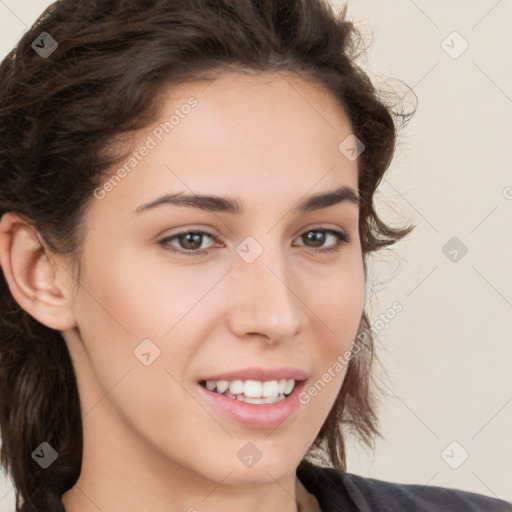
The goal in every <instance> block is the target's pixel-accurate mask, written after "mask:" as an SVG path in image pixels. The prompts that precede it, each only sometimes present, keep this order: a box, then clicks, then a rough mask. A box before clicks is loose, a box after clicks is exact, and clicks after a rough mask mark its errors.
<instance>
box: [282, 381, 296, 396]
mask: <svg viewBox="0 0 512 512" xmlns="http://www.w3.org/2000/svg"><path fill="white" fill-rule="evenodd" d="M294 386H295V381H294V380H289V379H288V380H287V381H286V386H285V388H284V394H285V395H289V394H290V393H291V392H292V389H293V387H294Z"/></svg>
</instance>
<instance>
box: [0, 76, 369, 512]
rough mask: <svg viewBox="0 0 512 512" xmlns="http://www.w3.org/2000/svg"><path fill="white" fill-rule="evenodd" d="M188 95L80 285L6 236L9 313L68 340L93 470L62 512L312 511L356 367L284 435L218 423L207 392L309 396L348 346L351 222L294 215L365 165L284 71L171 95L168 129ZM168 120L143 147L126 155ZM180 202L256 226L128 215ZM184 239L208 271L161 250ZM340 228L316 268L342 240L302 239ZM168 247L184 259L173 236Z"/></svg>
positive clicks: (181, 212) (91, 238) (338, 117)
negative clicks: (226, 386)
mask: <svg viewBox="0 0 512 512" xmlns="http://www.w3.org/2000/svg"><path fill="white" fill-rule="evenodd" d="M191 96H193V97H194V98H196V99H197V101H198V104H197V106H196V107H195V108H194V109H192V110H191V112H190V113H189V114H188V115H187V116H184V117H183V119H180V122H179V125H177V126H175V127H174V129H173V130H172V131H171V132H170V133H169V134H166V135H165V136H164V137H163V139H162V141H161V142H159V144H158V145H157V147H155V148H154V149H152V150H151V151H150V152H149V154H148V155H147V156H145V157H144V158H143V159H142V160H141V161H140V162H139V163H138V164H137V166H136V168H134V169H133V170H132V171H131V172H130V173H129V174H127V175H126V176H125V177H124V178H123V179H122V180H121V182H120V183H118V184H117V185H116V186H115V187H114V188H113V189H112V190H111V191H109V192H108V193H106V194H105V196H104V197H103V198H102V199H95V198H92V199H91V203H90V207H89V208H88V211H87V215H86V227H87V236H86V241H85V248H84V253H83V259H82V265H83V274H82V280H81V282H80V286H78V287H75V283H74V282H73V279H72V276H71V273H70V272H71V271H70V269H71V266H70V261H69V260H67V259H64V258H62V257H57V256H55V255H53V254H51V253H50V252H49V251H48V249H45V248H44V245H43V246H42V245H41V242H40V239H41V238H40V236H38V233H37V232H33V231H32V230H31V229H30V228H29V227H28V226H27V225H26V224H24V223H23V220H22V219H21V218H20V217H18V216H16V215H13V214H10V213H9V214H6V215H4V217H3V218H2V222H1V223H0V231H1V232H2V233H1V235H0V255H1V256H0V258H1V260H0V261H1V263H2V268H3V270H4V272H5V273H6V276H7V280H8V282H9V283H10V287H11V291H12V293H13V295H14V297H15V298H16V300H17V301H18V302H19V303H20V305H21V306H22V307H23V308H24V309H26V310H27V311H28V312H29V313H30V314H31V315H33V316H34V317H35V318H37V319H38V320H39V321H40V322H42V323H43V324H45V325H47V326H49V327H51V328H54V329H58V330H60V331H61V332H62V335H63V337H64V339H65V341H66V344H67V346H68V348H69V351H70V354H71V357H72V361H73V365H74V367H75V369H76V374H77V379H78V386H79V393H80V398H81V407H82V411H83V428H84V457H83V464H82V473H81V475H80V478H79V480H78V482H77V485H76V486H75V487H74V488H73V489H71V490H70V491H68V492H67V493H65V494H64V496H63V502H64V505H65V507H66V511H67V512H92V511H94V512H97V511H98V509H101V510H104V511H109V512H118V511H119V512H120V511H123V512H127V511H140V510H151V511H153V512H163V511H166V512H169V511H172V512H174V511H176V512H177V511H189V512H192V511H194V510H198V511H201V512H217V511H219V512H220V511H223V512H231V511H235V510H237V511H238V510H245V511H249V512H263V511H266V512H268V511H280V512H292V511H295V510H297V501H299V502H300V503H301V504H302V505H303V510H315V507H314V505H315V502H316V500H314V498H313V497H312V496H311V495H308V493H307V492H306V491H305V489H304V488H303V487H302V485H300V482H299V481H298V480H297V478H296V475H295V471H296V468H297V465H298V464H299V462H300V460H301V459H302V458H303V456H304V454H305V453H306V451H307V449H308V448H309V446H310V445H311V443H312V442H313V441H314V439H315V437H316V435H317V433H318V431H319V430H320V428H321V426H322V424H323V422H324V420H325V418H326V417H327V415H328V413H329V411H330V409H331V407H332V405H333V403H334V400H335V398H336V396H337V394H338V392H339V390H340V388H341V385H342V382H343V378H344V376H345V371H346V368H344V369H343V371H339V372H338V373H336V374H335V377H334V378H331V380H330V382H329V383H328V384H327V385H326V386H325V388H323V389H322V390H321V391H320V392H319V393H318V395H317V396H316V397H314V398H312V399H311V400H310V402H309V403H308V404H307V405H301V406H300V407H299V408H298V409H297V410H296V411H295V412H294V413H293V414H292V415H291V416H290V417H289V418H288V419H287V420H286V421H284V422H283V423H282V424H280V425H279V426H278V427H277V428H275V429H255V428H249V427H245V426H242V425H240V424H238V423H236V422H233V421H232V420H230V419H229V418H227V417H225V416H224V415H223V414H221V413H220V412H219V411H216V410H214V409H212V408H209V406H208V405H207V404H206V403H205V402H204V401H203V400H202V398H201V397H200V394H199V393H198V384H197V381H198V380H199V379H201V378H202V377H203V376H206V375H212V374H217V373H220V372H225V371H230V370H233V369H240V368H244V367H247V366H261V367H272V368H276V367H280V366H292V367H296V368H299V369H302V370H304V371H305V372H306V373H307V375H308V379H309V385H311V384H312V383H314V382H315V381H317V380H318V379H320V378H321V376H322V374H323V373H324V372H325V371H326V370H327V369H328V368H329V367H332V365H333V364H334V362H335V361H336V358H337V357H338V356H339V355H341V354H343V353H345V352H346V351H347V350H349V349H350V348H351V343H352V341H353V339H354V337H355V336H356V334H357V328H358V325H359V321H360V318H361V314H362V311H363V305H364V272H363V262H362V253H361V246H360V239H359V231H358V218H359V210H358V207H357V205H356V204H353V203H351V202H348V201H344V202H342V203H339V204H337V205H334V206H331V207H329V208H325V209H322V210H318V211H313V212H309V213H305V214H304V213H293V211H292V208H293V207H294V206H295V204H296V203H297V202H298V201H299V200H301V199H303V197H304V196H307V195H311V194H317V193H320V192H327V191H331V190H334V189H336V188H338V187H340V186H342V185H347V186H350V187H352V188H353V189H354V190H355V191H356V193H357V190H358V189H357V161H350V160H349V159H347V158H345V156H344V155H343V154H342V153H341V152H340V151H339V149H338V146H339V144H340V143H341V141H343V140H344V139H345V138H346V137H347V136H348V135H349V134H350V133H351V130H350V126H349V123H348V121H347V118H346V116H345V114H344V112H343V110H342V108H341V106H340V105H339V103H338V102H337V101H336V99H335V98H334V97H333V96H332V95H331V94H330V93H329V92H327V91H326V90H325V89H323V88H322V87H321V86H320V85H318V84H314V83H308V82H305V81H302V80H301V79H300V78H299V77H297V76H294V75H292V74H288V73H281V74H267V75H262V74H259V75H257V76H254V77H251V76H245V75H241V74H238V73H230V74H225V75H223V76H221V77H219V78H218V79H217V80H216V81H214V82H212V83H209V84H207V83H206V82H194V83H189V84H183V85H181V86H179V87H173V88H172V89H169V91H168V94H167V95H166V97H165V105H163V107H162V111H161V112H162V116H161V120H168V119H169V117H170V116H171V115H172V113H173V111H174V109H176V108H179V107H180V105H183V104H185V103H186V102H187V99H188V98H190V97H191ZM160 122H161V121H160V120H159V121H158V122H156V123H155V124H154V125H152V126H151V127H149V128H147V129H146V130H143V131H141V132H140V133H137V134H136V138H135V139H134V140H133V142H134V145H133V148H134V149H136V148H140V147H141V145H142V144H143V143H144V141H146V140H147V137H148V135H151V134H152V130H154V128H155V127H157V126H158V125H159V124H160ZM113 171H115V169H113ZM178 191H184V192H193V193H195V194H213V195H220V196H226V197H233V198H236V199H237V200H238V201H240V202H241V203H242V204H243V206H244V209H245V211H244V213H243V214H241V215H233V214H229V213H220V212H218V213H210V212H205V211H200V210H196V209H192V208H187V207H178V206H172V207H171V206H162V207H160V208H157V209H154V210H150V211H147V212H144V213H140V214H135V213H133V212H134V210H135V209H136V208H137V207H139V206H140V205H142V204H144V203H147V202H149V201H151V200H153V199H155V198H157V197H159V196H161V195H163V194H165V193H175V192H178ZM181 228H190V229H191V230H192V231H193V230H194V229H195V230H197V229H199V230H206V231H209V232H210V233H212V234H213V235H214V236H215V237H216V239H217V240H215V239H212V238H209V237H203V238H202V241H201V239H199V241H198V242H197V246H200V249H207V250H208V252H207V253H206V254H205V255H202V256H197V257H195V256H187V255H178V254H176V253H173V252H171V251H170V250H169V249H168V248H166V247H165V246H163V245H159V244H158V241H159V240H161V239H163V238H164V237H169V236H171V235H173V234H175V233H176V232H178V231H179V230H180V229H181ZM329 228H331V229H337V230H340V229H341V230H344V231H346V232H347V233H348V234H349V236H350V237H351V239H352V240H351V242H350V243H344V244H343V245H342V246H341V249H340V251H339V252H331V253H323V254H320V253H316V252H315V249H316V248H325V247H329V246H334V245H336V243H337V241H336V238H335V237H334V236H332V235H329V234H325V241H324V243H323V246H322V245H321V244H320V243H318V244H316V243H312V241H311V240H309V241H308V238H307V236H301V235H305V234H306V235H307V233H308V232H309V231H311V230H314V231H316V230H319V229H329ZM248 236H251V237H253V238H254V239H255V240H256V241H257V242H258V244H259V245H260V246H261V247H262V249H263V252H262V253H261V254H260V256H259V257H258V258H257V259H256V260H255V261H254V262H252V263H250V264H248V263H247V262H246V261H244V259H242V258H241V257H240V256H239V255H238V254H237V252H236V248H237V246H238V245H239V244H240V243H241V242H242V241H243V240H244V239H245V238H246V237H248ZM169 246H172V247H174V248H175V249H177V250H180V249H181V250H182V251H183V252H186V251H187V250H189V251H190V249H188V248H189V247H190V246H191V245H190V244H189V245H187V240H186V239H183V238H182V239H181V245H180V239H178V238H175V239H174V241H173V242H172V243H171V242H168V243H167V247H169ZM43 250H45V254H43ZM194 250H197V249H194ZM147 338H149V339H150V340H152V342H153V343H154V344H155V345H156V346H158V348H159V350H160V356H159V357H158V358H156V359H155V360H154V362H153V363H152V364H151V365H149V366H145V365H144V364H142V363H141V362H140V361H139V359H138V358H137V357H135V356H134V350H135V349H136V348H137V347H138V346H139V344H140V343H141V342H142V340H144V339H147ZM249 441H250V442H252V443H253V444H254V445H256V446H257V448H258V449H259V450H260V451H261V453H262V457H261V459H260V460H259V461H258V462H257V463H256V464H255V465H254V466H252V467H251V468H248V467H246V466H245V465H244V464H242V463H241V462H240V460H239V459H238V457H237V452H238V450H240V449H241V448H242V447H243V446H244V445H245V444H246V443H247V442H249ZM312 498H313V499H312ZM296 500H297V501H296ZM306 503H308V504H307V505H306ZM193 507H194V508H193Z"/></svg>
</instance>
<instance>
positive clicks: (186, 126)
mask: <svg viewBox="0 0 512 512" xmlns="http://www.w3.org/2000/svg"><path fill="white" fill-rule="evenodd" d="M350 133H351V129H350V123H349V120H348V118H347V116H346V115H345V112H344V110H343V108H342V106H341V105H340V103H339V101H338V100H337V99H336V98H335V97H334V95H332V93H330V92H329V91H328V90H327V89H325V88H324V87H323V86H321V85H320V84H319V83H317V82H314V81H312V82H308V81H305V80H303V79H301V78H299V77H298V76H297V75H294V74H292V73H266V74H258V75H245V74H241V73H228V74H225V75H222V76H219V77H218V78H217V79H215V80H214V81H210V82H207V81H200V82H191V83H184V84H180V85H178V86H169V87H168V88H167V89H166V90H164V91H162V96H161V107H160V111H159V116H158V119H157V120H156V121H155V122H154V123H153V124H152V125H151V126H149V127H147V128H146V129H144V130H142V131H141V132H140V133H138V134H137V136H136V137H135V139H134V143H133V148H134V149H135V151H137V149H140V148H142V147H143V146H147V147H149V146H151V149H150V150H149V151H145V152H144V153H145V156H144V157H143V158H140V157H139V159H137V162H133V163H135V164H136V165H134V166H133V169H131V168H130V166H126V165H125V169H126V170H127V171H128V172H126V173H123V174H124V175H126V177H123V179H122V180H121V181H120V182H119V184H117V185H116V186H115V187H113V190H112V191H111V192H109V194H108V196H109V197H108V199H109V202H112V201H116V200H118V201H119V200H122V201H123V202H124V203H130V205H132V204H135V203H137V204H135V206H138V205H139V204H140V203H141V202H144V201H148V200H150V199H152V198H154V197H155V196H156V195H159V194H161V193H164V192H166V193H176V192H180V191H183V192H188V193H191V192H192V193H197V194H201V193H204V194H206V193H208V194H213V195H229V196H232V197H233V196H238V197H242V196H244V197H245V199H251V200H253V201H254V204H255V205H259V206H261V204H262V202H264V203H265V204H269V203H271V202H274V201H278V202H279V203H281V205H282V206H281V207H283V206H284V202H283V200H284V199H287V200H288V201H289V200H292V199H294V198H295V199H300V198H301V197H302V196H304V195H306V194H308V193H311V194H313V193H318V192H323V191H326V190H331V189H334V188H339V186H340V185H351V186H353V187H354V188H356V190H357V162H356V161H350V160H348V159H347V158H346V157H345V156H344V154H343V153H342V152H341V151H340V150H339V145H340V143H341V142H342V141H343V140H344V139H345V138H346V137H347V136H349V135H350ZM132 160H134V158H133V157H132ZM119 167H120V166H118V168H119ZM113 171H115V169H113ZM283 192H285V193H286V196H285V197H283ZM245 199H242V202H243V203H245V202H246V201H245Z"/></svg>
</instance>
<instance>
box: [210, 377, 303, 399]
mask: <svg viewBox="0 0 512 512" xmlns="http://www.w3.org/2000/svg"><path fill="white" fill-rule="evenodd" d="M294 386H295V381H294V380H293V379H281V380H279V381H278V380H269V381H265V382H261V381H259V380H245V381H244V380H233V381H227V380H219V381H215V380H207V381H206V388H207V389H208V390H210V391H214V390H215V388H216V390H217V393H220V394H226V395H227V396H229V395H228V394H230V395H232V396H235V395H237V397H238V396H242V397H243V398H244V400H242V401H246V400H245V398H247V399H257V398H263V399H273V401H277V399H278V398H279V397H280V396H282V395H283V394H284V395H289V394H290V393H291V392H292V391H293V388H294ZM274 399H276V400H274ZM249 403H272V402H260V401H257V402H249Z"/></svg>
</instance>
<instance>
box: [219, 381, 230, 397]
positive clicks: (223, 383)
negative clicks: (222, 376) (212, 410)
mask: <svg viewBox="0 0 512 512" xmlns="http://www.w3.org/2000/svg"><path fill="white" fill-rule="evenodd" d="M228 388H229V382H228V381H227V380H218V381H217V393H220V394H222V393H224V391H226V389H228Z"/></svg>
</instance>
